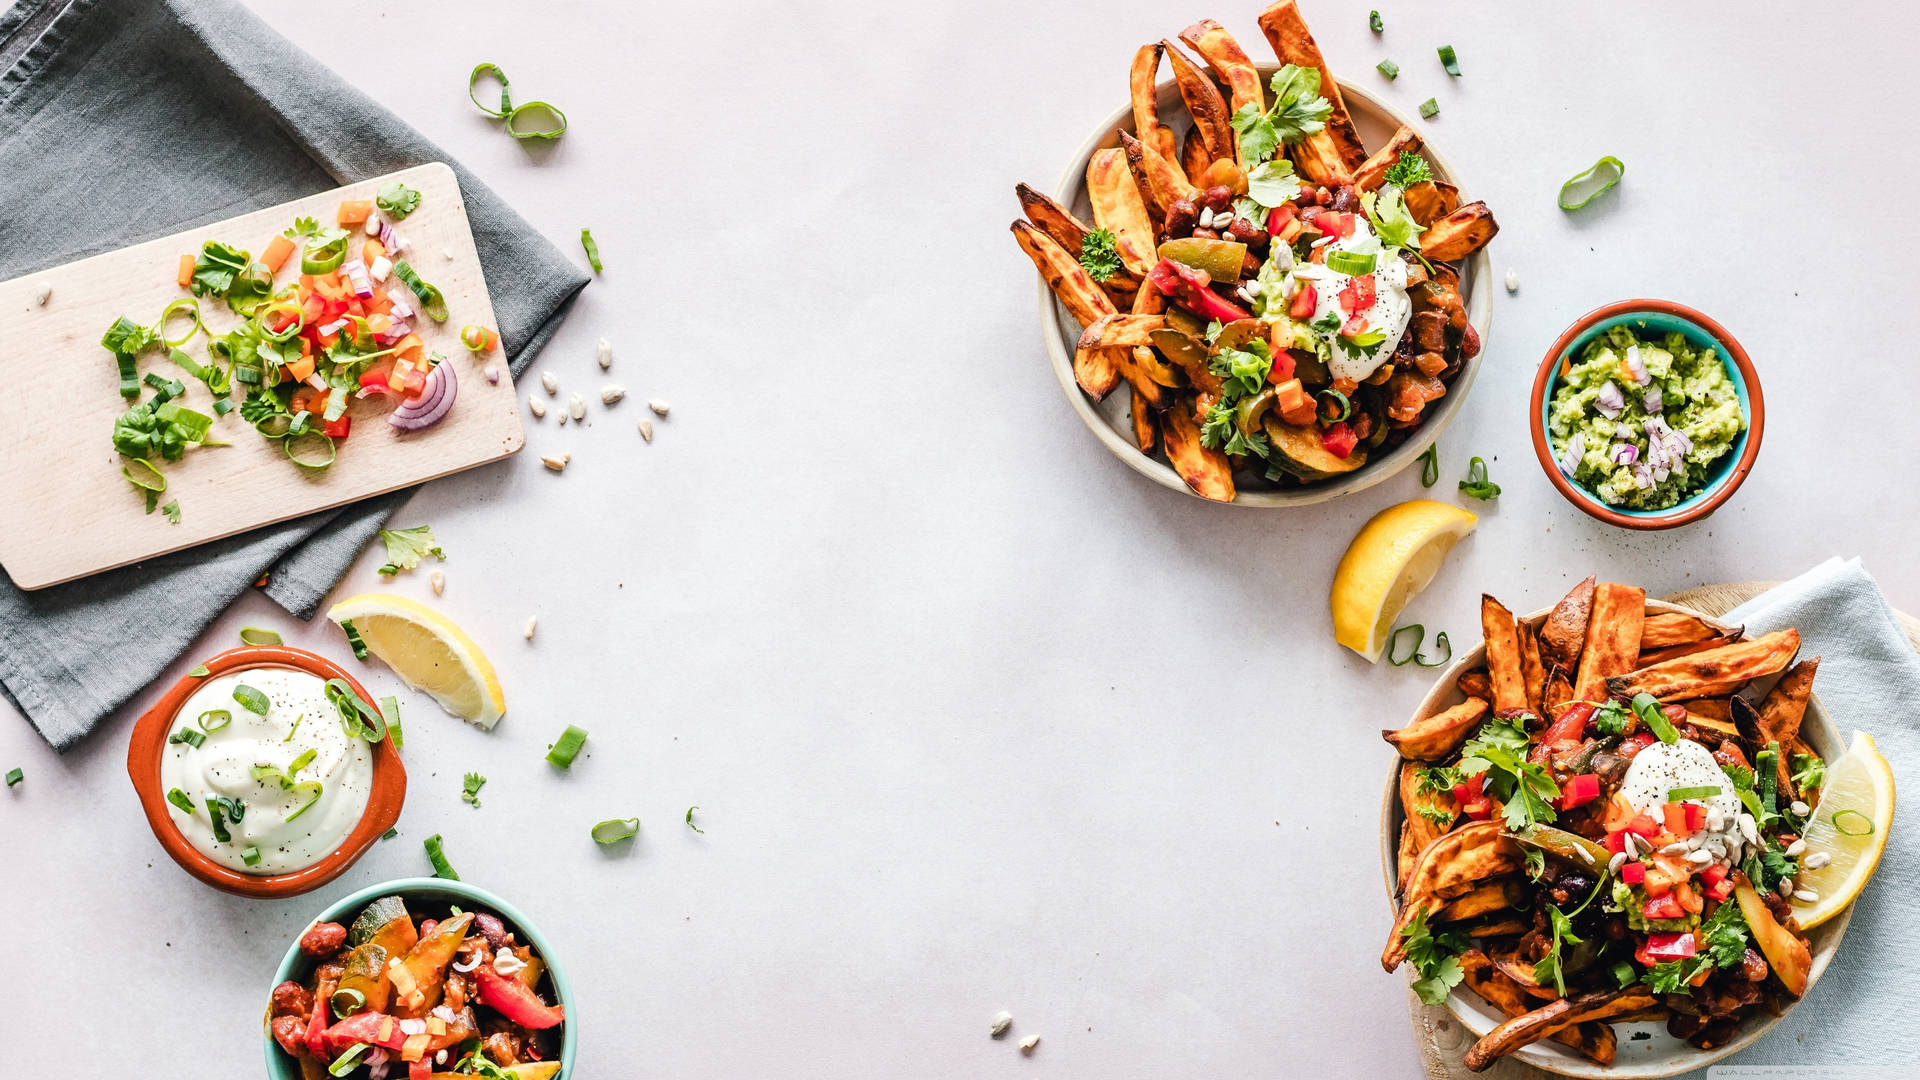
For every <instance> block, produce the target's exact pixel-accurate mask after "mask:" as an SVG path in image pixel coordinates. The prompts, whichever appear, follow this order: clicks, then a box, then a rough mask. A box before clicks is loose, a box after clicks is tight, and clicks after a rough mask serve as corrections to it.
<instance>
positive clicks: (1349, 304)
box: [1340, 274, 1378, 336]
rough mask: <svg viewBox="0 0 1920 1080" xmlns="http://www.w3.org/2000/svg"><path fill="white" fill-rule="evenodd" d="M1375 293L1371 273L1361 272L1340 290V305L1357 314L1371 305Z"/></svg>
mask: <svg viewBox="0 0 1920 1080" xmlns="http://www.w3.org/2000/svg"><path fill="white" fill-rule="evenodd" d="M1377 295H1378V293H1377V291H1376V290H1375V288H1374V283H1373V275H1372V274H1361V275H1360V276H1359V277H1357V278H1354V279H1353V280H1352V281H1349V282H1347V287H1346V288H1344V289H1341V290H1340V306H1341V308H1343V309H1345V310H1346V311H1348V312H1350V313H1352V314H1354V315H1358V314H1360V313H1361V312H1363V311H1365V310H1367V309H1368V308H1370V307H1372V306H1373V301H1374V299H1375V297H1376V296H1377ZM1349 336H1351V335H1349Z"/></svg>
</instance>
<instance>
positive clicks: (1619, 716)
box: [1588, 700, 1633, 735]
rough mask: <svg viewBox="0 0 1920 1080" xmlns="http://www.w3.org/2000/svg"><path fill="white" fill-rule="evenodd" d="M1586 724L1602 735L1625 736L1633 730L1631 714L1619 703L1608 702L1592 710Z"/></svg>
mask: <svg viewBox="0 0 1920 1080" xmlns="http://www.w3.org/2000/svg"><path fill="white" fill-rule="evenodd" d="M1588 723H1591V724H1592V725H1593V729H1594V730H1595V731H1598V732H1599V733H1600V734H1602V735H1625V734H1626V733H1627V732H1629V731H1631V730H1633V713H1632V712H1630V711H1628V710H1627V708H1626V707H1625V706H1623V705H1621V704H1620V703H1619V702H1617V701H1612V700H1609V701H1607V702H1606V703H1604V704H1602V705H1601V706H1600V707H1599V708H1597V709H1595V710H1593V716H1592V718H1591V719H1589V720H1588Z"/></svg>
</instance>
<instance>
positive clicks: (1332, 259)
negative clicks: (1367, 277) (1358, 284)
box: [1327, 251, 1378, 277]
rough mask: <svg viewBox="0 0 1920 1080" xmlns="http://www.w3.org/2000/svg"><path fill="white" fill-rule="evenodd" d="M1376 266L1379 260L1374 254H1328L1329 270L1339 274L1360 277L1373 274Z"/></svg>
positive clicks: (1352, 252) (1334, 252) (1348, 252)
mask: <svg viewBox="0 0 1920 1080" xmlns="http://www.w3.org/2000/svg"><path fill="white" fill-rule="evenodd" d="M1376 265H1378V260H1377V259H1376V258H1375V257H1374V255H1373V253H1372V252H1359V251H1329V252H1327V269H1329V270H1332V271H1333V272H1335V273H1338V274H1349V275H1352V276H1353V277H1359V276H1360V275H1362V274H1371V273H1373V268H1374V267H1375V266H1376Z"/></svg>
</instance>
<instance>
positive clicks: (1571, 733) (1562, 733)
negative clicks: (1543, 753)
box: [1540, 701, 1593, 746]
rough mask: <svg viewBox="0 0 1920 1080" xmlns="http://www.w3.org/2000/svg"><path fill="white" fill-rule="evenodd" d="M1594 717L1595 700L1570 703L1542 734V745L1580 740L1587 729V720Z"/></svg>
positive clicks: (1556, 744) (1554, 744) (1555, 744)
mask: <svg viewBox="0 0 1920 1080" xmlns="http://www.w3.org/2000/svg"><path fill="white" fill-rule="evenodd" d="M1592 717H1593V702H1591V701H1576V702H1574V703H1572V704H1571V705H1568V706H1567V707H1566V708H1565V709H1564V710H1562V711H1561V713H1560V715H1559V717H1558V718H1557V719H1555V720H1554V722H1553V723H1552V724H1551V725H1549V726H1548V727H1547V730H1546V731H1545V732H1544V733H1543V734H1542V735H1541V736H1540V745H1542V746H1558V745H1561V744H1563V743H1564V744H1572V743H1577V742H1579V741H1580V736H1581V735H1583V734H1585V732H1586V730H1587V721H1588V720H1589V719H1591V718H1592Z"/></svg>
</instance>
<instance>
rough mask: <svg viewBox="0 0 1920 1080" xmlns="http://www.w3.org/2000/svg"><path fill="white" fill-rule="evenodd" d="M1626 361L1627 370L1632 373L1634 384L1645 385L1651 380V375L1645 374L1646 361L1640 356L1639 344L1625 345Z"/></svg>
mask: <svg viewBox="0 0 1920 1080" xmlns="http://www.w3.org/2000/svg"><path fill="white" fill-rule="evenodd" d="M1626 361H1627V370H1628V371H1630V372H1632V373H1633V383H1634V385H1635V386H1645V385H1647V384H1648V383H1649V382H1652V381H1653V376H1651V375H1649V374H1647V362H1646V361H1645V360H1642V359H1641V358H1640V346H1638V345H1629V346H1627V356H1626Z"/></svg>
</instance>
